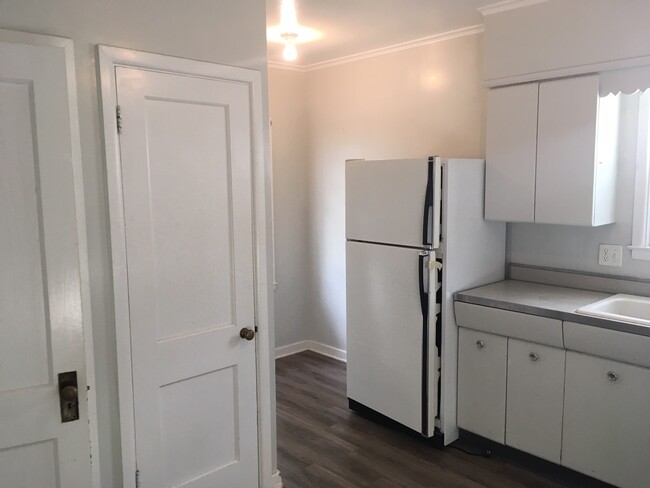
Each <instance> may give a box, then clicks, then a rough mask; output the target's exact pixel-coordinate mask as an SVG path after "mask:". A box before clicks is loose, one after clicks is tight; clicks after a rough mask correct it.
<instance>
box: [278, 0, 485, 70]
mask: <svg viewBox="0 0 650 488" xmlns="http://www.w3.org/2000/svg"><path fill="white" fill-rule="evenodd" d="M280 1H281V0H266V8H267V15H266V17H267V20H266V22H267V26H272V25H277V24H279V23H280ZM494 3H495V0H295V4H296V10H297V13H298V23H299V24H300V25H304V26H307V27H312V28H315V29H318V30H319V31H321V33H322V35H323V37H322V38H321V39H319V40H317V41H313V42H311V43H306V44H299V45H298V59H297V60H296V61H293V62H292V63H287V62H286V61H284V60H283V59H282V44H277V43H269V44H268V58H269V61H271V62H278V63H283V64H295V65H297V66H303V67H304V66H309V65H313V64H315V63H322V62H326V61H331V60H334V59H338V58H341V57H344V56H350V55H355V54H359V53H364V52H367V51H371V50H374V49H380V48H383V47H387V46H392V45H395V44H400V43H404V42H408V41H413V40H416V39H422V38H426V37H431V36H435V35H438V34H442V33H446V32H449V31H453V30H456V29H461V28H464V27H469V26H474V25H477V24H482V23H483V16H482V15H481V14H480V13H479V12H478V10H477V8H478V7H483V6H485V5H489V4H494Z"/></svg>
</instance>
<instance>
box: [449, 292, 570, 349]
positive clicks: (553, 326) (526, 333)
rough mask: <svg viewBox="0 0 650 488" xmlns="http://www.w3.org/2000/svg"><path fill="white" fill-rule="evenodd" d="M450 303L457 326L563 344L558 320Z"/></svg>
mask: <svg viewBox="0 0 650 488" xmlns="http://www.w3.org/2000/svg"><path fill="white" fill-rule="evenodd" d="M454 306H455V312H456V323H457V324H458V325H459V326H461V327H467V328H469V329H474V330H482V331H485V332H490V333H493V334H499V335H502V336H508V337H514V338H516V339H522V340H524V341H530V342H535V343H537V344H545V345H548V346H553V347H564V341H563V339H562V321H561V320H556V319H549V318H547V317H539V316H537V315H529V314H525V313H519V312H511V311H509V310H502V309H500V308H492V307H484V306H482V305H474V304H471V303H465V302H455V305H454Z"/></svg>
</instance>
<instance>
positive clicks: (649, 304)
mask: <svg viewBox="0 0 650 488" xmlns="http://www.w3.org/2000/svg"><path fill="white" fill-rule="evenodd" d="M576 313H579V314H581V315H590V316H592V317H599V318H603V319H609V320H617V321H619V322H629V323H632V324H639V325H646V326H650V298H646V297H638V296H634V295H614V296H613V297H609V298H605V299H604V300H600V301H599V302H595V303H592V304H590V305H586V306H584V307H581V308H579V309H578V310H576Z"/></svg>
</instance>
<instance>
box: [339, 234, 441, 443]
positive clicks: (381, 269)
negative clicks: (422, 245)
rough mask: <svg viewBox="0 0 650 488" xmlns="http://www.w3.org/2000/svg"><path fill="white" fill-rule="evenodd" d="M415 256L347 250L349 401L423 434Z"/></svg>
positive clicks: (364, 247)
mask: <svg viewBox="0 0 650 488" xmlns="http://www.w3.org/2000/svg"><path fill="white" fill-rule="evenodd" d="M419 254H420V251H418V250H417V249H407V248H400V247H394V246H381V245H376V244H366V243H359V242H348V243H347V245H346V261H347V270H346V275H347V338H348V342H347V344H348V397H349V398H350V399H352V400H354V401H356V402H359V403H361V404H362V405H364V406H366V407H369V408H371V409H373V410H375V411H377V412H379V413H381V414H383V415H386V416H387V417H389V418H391V419H393V420H396V421H397V422H399V423H401V424H403V425H406V426H407V427H410V428H411V429H413V430H416V431H418V432H421V431H422V413H423V412H422V387H423V384H422V377H423V363H422V357H423V356H422V353H423V337H424V336H423V325H424V322H423V315H422V307H421V303H420V285H419V283H420V277H419V266H420V256H419ZM432 330H433V329H432ZM432 354H433V352H432ZM432 401H435V396H432Z"/></svg>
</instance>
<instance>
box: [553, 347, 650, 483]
mask: <svg viewBox="0 0 650 488" xmlns="http://www.w3.org/2000/svg"><path fill="white" fill-rule="evenodd" d="M562 464H563V465H564V466H567V467H569V468H572V469H575V470H576V471H580V472H582V473H585V474H587V475H589V476H593V477H594V478H598V479H601V480H603V481H606V482H608V483H611V484H614V485H617V486H621V487H624V488H647V487H648V486H650V370H648V369H645V368H640V367H637V366H631V365H628V364H623V363H619V362H617V361H611V360H607V359H601V358H597V357H594V356H588V355H586V354H580V353H575V352H571V351H569V352H567V357H566V393H565V405H564V433H563V440H562Z"/></svg>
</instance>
